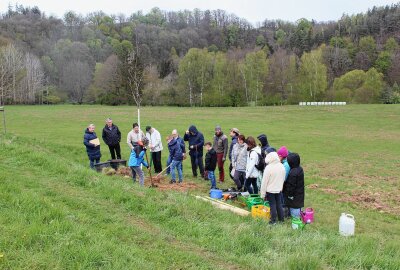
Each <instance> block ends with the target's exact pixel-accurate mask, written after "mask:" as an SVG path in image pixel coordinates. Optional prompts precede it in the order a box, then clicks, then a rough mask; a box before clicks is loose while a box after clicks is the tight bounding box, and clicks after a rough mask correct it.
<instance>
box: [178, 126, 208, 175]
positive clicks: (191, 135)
mask: <svg viewBox="0 0 400 270" xmlns="http://www.w3.org/2000/svg"><path fill="white" fill-rule="evenodd" d="M183 139H184V140H185V141H188V142H189V155H190V161H191V163H192V172H193V176H194V177H197V167H199V170H200V174H201V177H204V178H205V180H207V181H208V179H207V176H206V175H204V165H203V146H204V136H203V134H202V133H201V132H200V131H198V130H197V128H196V126H194V125H192V126H190V127H189V129H188V130H187V131H186V133H185V136H184V137H183Z"/></svg>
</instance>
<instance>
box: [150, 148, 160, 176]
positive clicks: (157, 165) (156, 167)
mask: <svg viewBox="0 0 400 270" xmlns="http://www.w3.org/2000/svg"><path fill="white" fill-rule="evenodd" d="M151 159H152V160H153V165H154V172H155V173H160V172H161V171H162V165H161V151H158V152H151Z"/></svg>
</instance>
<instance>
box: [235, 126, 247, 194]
mask: <svg viewBox="0 0 400 270" xmlns="http://www.w3.org/2000/svg"><path fill="white" fill-rule="evenodd" d="M245 140H246V138H245V137H244V135H242V134H241V135H239V136H238V138H237V143H236V144H235V145H234V146H233V149H232V168H233V170H234V174H233V181H235V184H236V187H237V189H238V190H241V189H242V188H243V187H244V182H245V178H246V164H247V144H246V143H245Z"/></svg>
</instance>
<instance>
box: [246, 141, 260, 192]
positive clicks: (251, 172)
mask: <svg viewBox="0 0 400 270" xmlns="http://www.w3.org/2000/svg"><path fill="white" fill-rule="evenodd" d="M247 151H249V154H248V156H247V157H248V158H247V163H246V182H245V187H246V189H247V191H248V192H249V193H250V194H258V186H257V178H258V176H259V175H260V171H259V170H258V169H257V168H256V164H258V161H259V160H258V155H259V154H260V155H261V148H260V147H259V146H257V144H256V140H255V139H254V138H253V137H251V136H249V137H248V138H247Z"/></svg>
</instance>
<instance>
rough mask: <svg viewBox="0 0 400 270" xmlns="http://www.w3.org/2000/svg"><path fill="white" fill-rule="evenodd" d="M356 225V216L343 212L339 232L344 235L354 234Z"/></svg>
mask: <svg viewBox="0 0 400 270" xmlns="http://www.w3.org/2000/svg"><path fill="white" fill-rule="evenodd" d="M355 227H356V221H355V220H354V216H353V215H350V214H346V213H342V215H341V216H340V218H339V233H340V234H341V235H343V236H351V235H354V231H355Z"/></svg>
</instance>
